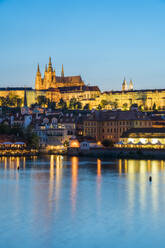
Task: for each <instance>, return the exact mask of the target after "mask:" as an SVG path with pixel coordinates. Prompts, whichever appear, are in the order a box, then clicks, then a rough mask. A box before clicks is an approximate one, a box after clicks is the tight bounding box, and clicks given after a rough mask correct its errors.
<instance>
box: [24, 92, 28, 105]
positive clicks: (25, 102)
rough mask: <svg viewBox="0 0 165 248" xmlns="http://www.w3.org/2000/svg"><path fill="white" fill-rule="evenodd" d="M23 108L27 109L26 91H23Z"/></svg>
mask: <svg viewBox="0 0 165 248" xmlns="http://www.w3.org/2000/svg"><path fill="white" fill-rule="evenodd" d="M24 107H27V95H26V89H25V91H24Z"/></svg>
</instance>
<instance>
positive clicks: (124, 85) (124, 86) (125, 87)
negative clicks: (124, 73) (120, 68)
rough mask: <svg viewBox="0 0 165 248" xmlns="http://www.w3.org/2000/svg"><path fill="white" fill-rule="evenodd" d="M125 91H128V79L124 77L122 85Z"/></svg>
mask: <svg viewBox="0 0 165 248" xmlns="http://www.w3.org/2000/svg"><path fill="white" fill-rule="evenodd" d="M125 90H127V82H126V79H125V77H124V80H123V84H122V91H125Z"/></svg>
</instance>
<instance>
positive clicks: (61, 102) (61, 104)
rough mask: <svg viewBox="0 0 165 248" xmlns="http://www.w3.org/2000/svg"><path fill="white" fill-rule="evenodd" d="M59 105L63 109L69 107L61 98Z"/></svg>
mask: <svg viewBox="0 0 165 248" xmlns="http://www.w3.org/2000/svg"><path fill="white" fill-rule="evenodd" d="M58 106H59V107H60V108H61V109H66V108H67V105H66V102H65V101H64V100H63V99H62V98H61V99H60V101H59V103H58Z"/></svg>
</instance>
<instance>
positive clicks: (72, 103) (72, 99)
mask: <svg viewBox="0 0 165 248" xmlns="http://www.w3.org/2000/svg"><path fill="white" fill-rule="evenodd" d="M76 103H77V100H76V98H71V99H70V102H69V108H70V109H75V108H76Z"/></svg>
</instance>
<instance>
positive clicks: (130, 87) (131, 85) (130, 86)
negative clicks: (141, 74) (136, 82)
mask: <svg viewBox="0 0 165 248" xmlns="http://www.w3.org/2000/svg"><path fill="white" fill-rule="evenodd" d="M129 90H133V82H132V80H130V82H129Z"/></svg>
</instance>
